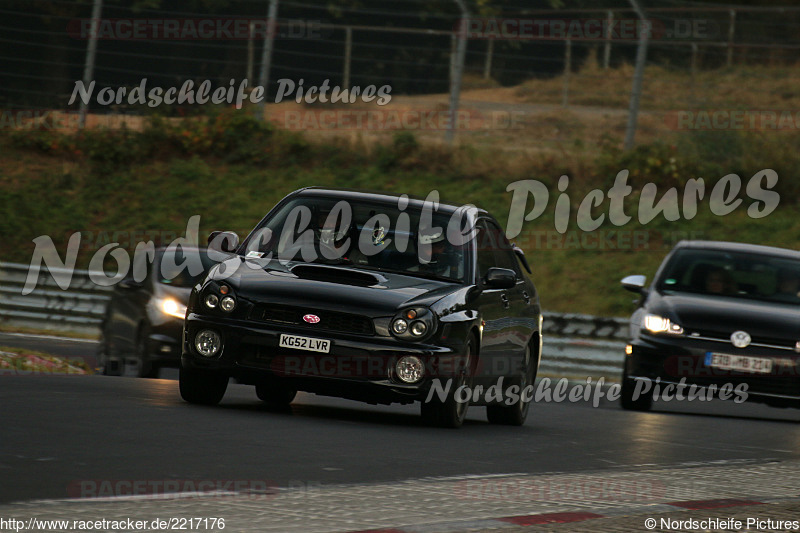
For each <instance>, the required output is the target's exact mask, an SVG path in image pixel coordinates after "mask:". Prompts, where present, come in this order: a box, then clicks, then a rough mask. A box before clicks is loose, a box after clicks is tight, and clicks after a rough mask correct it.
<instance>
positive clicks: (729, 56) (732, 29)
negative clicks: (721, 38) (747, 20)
mask: <svg viewBox="0 0 800 533" xmlns="http://www.w3.org/2000/svg"><path fill="white" fill-rule="evenodd" d="M730 20H731V22H730V24H729V25H728V50H727V52H728V54H727V57H726V58H725V64H726V65H727V66H728V67H730V66H731V65H732V64H733V34H734V32H735V31H736V10H734V9H731V11H730Z"/></svg>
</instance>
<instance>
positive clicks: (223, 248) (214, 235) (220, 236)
mask: <svg viewBox="0 0 800 533" xmlns="http://www.w3.org/2000/svg"><path fill="white" fill-rule="evenodd" d="M238 247H239V236H238V235H237V234H236V233H234V232H233V231H212V232H211V233H209V235H208V249H209V250H213V251H215V252H221V253H233V252H235V251H236V249H237V248H238Z"/></svg>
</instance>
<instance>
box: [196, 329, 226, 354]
mask: <svg viewBox="0 0 800 533" xmlns="http://www.w3.org/2000/svg"><path fill="white" fill-rule="evenodd" d="M194 347H195V348H196V349H197V352H198V353H199V354H200V355H202V356H203V357H213V356H215V355H217V353H218V352H219V350H220V348H222V339H221V338H220V337H219V333H217V332H216V331H213V330H210V329H204V330H202V331H201V332H200V333H198V334H197V336H196V337H195V338H194Z"/></svg>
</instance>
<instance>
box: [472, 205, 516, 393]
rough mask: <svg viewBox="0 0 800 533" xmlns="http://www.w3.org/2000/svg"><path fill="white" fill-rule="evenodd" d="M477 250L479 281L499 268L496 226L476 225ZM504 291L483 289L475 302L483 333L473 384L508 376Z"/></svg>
mask: <svg viewBox="0 0 800 533" xmlns="http://www.w3.org/2000/svg"><path fill="white" fill-rule="evenodd" d="M477 230H478V231H477V233H476V241H475V242H476V249H477V272H476V279H477V280H478V283H479V284H481V280H482V279H483V277H484V276H485V275H486V272H487V271H488V270H489V269H490V268H492V267H498V266H500V265H498V261H497V259H498V255H497V250H498V244H497V237H498V235H497V231H496V228H495V227H491V228H490V226H489V222H488V221H487V220H486V219H480V220H479V221H478V223H477ZM510 292H513V290H511V291H509V290H507V289H493V288H488V287H482V291H481V293H480V296H478V299H477V302H478V307H479V311H480V314H481V320H482V326H483V334H482V338H481V349H480V354H481V355H480V361H481V366H480V368H479V372H478V373H477V377H478V378H479V380H478V381H476V383H484V382H487V383H488V382H494V381H495V378H496V377H498V376H502V375H507V374H508V373H510V369H509V368H508V364H509V363H508V353H509V349H510V348H511V346H512V343H511V341H510V339H511V336H512V335H513V326H512V323H511V321H510V320H509V318H510V312H511V305H512V304H511V296H510Z"/></svg>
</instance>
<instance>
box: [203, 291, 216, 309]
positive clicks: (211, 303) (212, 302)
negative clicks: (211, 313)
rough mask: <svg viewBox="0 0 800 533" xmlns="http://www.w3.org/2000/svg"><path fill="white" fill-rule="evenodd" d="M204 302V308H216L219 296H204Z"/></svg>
mask: <svg viewBox="0 0 800 533" xmlns="http://www.w3.org/2000/svg"><path fill="white" fill-rule="evenodd" d="M205 302H206V307H208V308H209V309H214V308H215V307H217V304H218V303H219V296H217V295H216V294H209V295H208V296H206V299H205Z"/></svg>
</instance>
